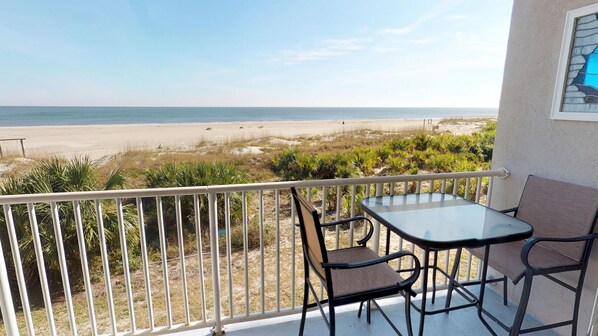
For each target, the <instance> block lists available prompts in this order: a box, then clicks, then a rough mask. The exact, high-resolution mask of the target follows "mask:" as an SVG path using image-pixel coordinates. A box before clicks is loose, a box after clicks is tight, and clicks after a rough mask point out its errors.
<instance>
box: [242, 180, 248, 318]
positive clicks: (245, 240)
mask: <svg viewBox="0 0 598 336" xmlns="http://www.w3.org/2000/svg"><path fill="white" fill-rule="evenodd" d="M241 198H242V200H241V202H242V211H243V260H244V265H245V316H249V246H248V245H249V232H248V231H249V230H248V227H247V224H248V223H247V193H246V192H245V191H243V193H242V194H241Z"/></svg>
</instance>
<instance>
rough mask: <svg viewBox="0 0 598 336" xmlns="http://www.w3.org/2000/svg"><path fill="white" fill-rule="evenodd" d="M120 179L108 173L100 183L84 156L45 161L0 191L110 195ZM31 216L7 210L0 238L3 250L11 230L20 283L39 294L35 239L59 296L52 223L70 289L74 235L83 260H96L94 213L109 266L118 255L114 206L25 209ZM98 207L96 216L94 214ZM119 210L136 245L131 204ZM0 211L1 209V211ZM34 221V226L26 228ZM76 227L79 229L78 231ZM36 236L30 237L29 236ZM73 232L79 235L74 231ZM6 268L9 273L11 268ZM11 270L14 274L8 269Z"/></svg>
mask: <svg viewBox="0 0 598 336" xmlns="http://www.w3.org/2000/svg"><path fill="white" fill-rule="evenodd" d="M125 181H126V178H125V176H124V174H123V172H122V171H120V170H115V171H112V172H111V173H110V174H108V176H107V177H106V178H103V179H101V178H100V177H99V175H98V173H97V164H96V163H94V162H93V161H92V160H91V159H90V158H89V157H80V158H73V159H72V160H65V159H60V158H50V159H47V160H43V161H41V162H39V164H38V165H37V166H36V167H35V168H33V169H32V170H30V171H28V172H26V173H25V174H22V175H18V176H12V177H9V178H8V179H7V180H6V181H5V182H4V184H3V185H2V186H1V187H0V193H1V194H2V195H20V194H33V193H57V192H75V191H92V190H115V189H122V188H123V187H124V186H125ZM30 207H31V208H32V211H31V213H32V214H33V215H32V217H31V218H30V217H29V213H28V209H27V206H25V205H16V206H12V207H11V211H12V223H7V222H6V217H7V216H6V215H7V214H4V213H2V215H0V237H1V239H2V244H3V246H10V245H9V241H8V240H9V236H8V235H9V232H8V231H7V227H8V225H10V226H11V228H13V229H14V231H15V234H16V237H17V239H18V246H19V249H20V257H21V266H22V268H23V273H24V275H25V277H26V281H27V283H28V284H30V286H32V288H34V289H35V288H38V289H39V282H40V276H39V272H38V266H37V260H38V258H39V256H38V255H37V254H36V252H35V244H36V241H35V240H34V238H35V239H39V244H40V246H39V248H40V249H41V251H42V253H43V258H44V259H43V261H44V266H45V269H46V272H47V275H48V276H47V279H48V282H49V286H50V288H51V289H53V290H54V289H55V290H58V291H60V289H61V284H62V280H61V277H60V262H59V260H60V259H59V255H58V250H57V248H56V246H57V244H58V241H57V240H56V235H55V223H54V221H56V224H58V225H57V226H59V228H60V230H61V233H62V235H61V237H62V244H63V246H64V255H65V261H66V265H67V268H69V270H71V271H69V277H70V281H71V283H72V284H74V285H75V286H77V285H78V284H80V279H81V276H82V274H81V272H80V271H79V272H77V271H75V270H80V263H81V258H80V253H79V242H78V238H79V234H83V240H82V241H83V242H84V245H85V246H84V247H83V248H84V249H85V250H86V252H87V254H88V256H90V257H93V256H96V255H99V253H100V244H101V243H102V242H101V241H100V238H99V228H98V220H97V219H98V214H100V216H101V219H102V221H103V224H104V233H105V238H106V241H105V244H106V246H107V247H108V249H109V250H110V251H112V252H113V253H111V255H110V257H111V261H113V262H116V260H118V257H119V256H120V243H119V239H120V234H119V230H118V227H119V224H118V214H117V207H116V204H115V202H114V201H99V202H98V203H95V202H94V201H78V202H57V203H36V204H31V205H30ZM98 207H99V208H101V212H99V211H98ZM122 210H123V218H122V219H123V221H122V222H123V226H124V232H125V235H126V241H127V243H128V244H138V242H139V232H138V226H137V218H136V213H135V211H134V207H133V205H131V204H126V205H124V206H123V208H122ZM2 211H4V210H2ZM31 220H34V222H36V223H37V227H33V226H32V225H30V221H31ZM78 226H79V227H78ZM34 230H35V231H37V232H35V231H34ZM78 230H82V231H81V232H78ZM4 253H5V258H6V260H7V264H9V265H11V264H12V261H11V260H12V256H11V253H10V251H8V250H6V251H5V252H4ZM11 269H12V268H11ZM13 271H14V269H13ZM11 273H12V274H10V278H11V281H16V275H15V273H14V272H11Z"/></svg>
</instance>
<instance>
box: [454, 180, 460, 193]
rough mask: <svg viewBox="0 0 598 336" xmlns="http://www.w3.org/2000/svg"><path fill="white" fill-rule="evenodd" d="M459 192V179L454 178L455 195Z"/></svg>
mask: <svg viewBox="0 0 598 336" xmlns="http://www.w3.org/2000/svg"><path fill="white" fill-rule="evenodd" d="M458 192H459V179H453V195H457V193H458Z"/></svg>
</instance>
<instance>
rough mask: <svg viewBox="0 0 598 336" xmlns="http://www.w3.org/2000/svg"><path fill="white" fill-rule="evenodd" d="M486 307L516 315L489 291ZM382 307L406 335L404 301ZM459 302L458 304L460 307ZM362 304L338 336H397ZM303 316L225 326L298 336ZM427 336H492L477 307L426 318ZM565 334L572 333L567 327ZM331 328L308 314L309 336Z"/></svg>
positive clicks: (352, 309)
mask: <svg viewBox="0 0 598 336" xmlns="http://www.w3.org/2000/svg"><path fill="white" fill-rule="evenodd" d="M486 293H487V296H486V299H485V303H484V307H487V309H488V310H490V311H492V312H493V313H494V314H495V315H496V316H497V317H498V318H500V319H501V320H502V321H504V322H507V321H508V322H510V321H512V319H513V316H514V315H515V311H516V308H517V307H516V306H515V305H514V304H512V303H509V305H508V306H504V305H503V304H502V298H501V297H500V296H499V295H497V294H496V293H494V292H493V291H487V292H486ZM439 294H440V295H439V296H437V300H436V304H435V305H434V306H433V307H437V308H440V307H443V306H444V295H445V292H444V291H441V292H439ZM418 299H419V297H418V298H416V300H415V302H417V303H418V304H419V300H418ZM378 302H379V304H380V305H381V306H382V308H383V309H384V312H385V313H386V314H387V315H388V316H389V317H390V318H391V319H392V320H393V321H395V322H394V323H395V325H396V326H397V328H398V329H399V330H400V331H401V333H403V334H405V335H406V334H407V330H406V327H405V323H404V321H405V317H404V316H405V315H404V308H403V302H404V301H403V298H402V297H400V298H397V297H394V298H388V299H384V300H379V301H378ZM457 303H458V301H455V304H457ZM358 307H359V305H358V304H354V305H347V306H342V307H338V308H337V310H336V311H337V325H336V326H337V333H336V334H337V335H343V336H344V335H394V332H393V330H392V329H391V327H390V326H389V325H388V323H386V321H385V320H384V317H382V315H381V314H380V313H379V312H377V311H372V324H371V325H369V324H368V323H367V321H366V319H365V314H363V315H362V317H361V318H360V319H358V318H357V309H358ZM411 316H412V319H413V331H414V333H417V330H418V329H417V326H418V325H419V314H418V313H417V312H416V311H415V310H412V311H411ZM300 319H301V314H293V315H287V316H281V317H274V318H267V319H262V320H257V321H251V322H241V323H234V324H228V325H226V326H225V330H226V335H229V336H230V335H232V336H253V335H266V336H275V335H276V336H286V335H289V336H290V335H293V336H294V335H297V334H298V332H299V322H300ZM491 325H492V327H493V328H495V331H496V332H497V334H498V335H507V333H506V332H505V331H504V330H502V329H500V327H498V326H497V325H495V324H494V323H491ZM538 325H540V323H539V322H538V321H537V320H535V319H534V318H532V317H530V316H528V317H526V320H525V322H524V327H530V326H538ZM424 330H425V333H424V334H425V335H443V336H444V335H463V336H469V335H471V336H480V335H490V333H489V332H488V330H487V329H486V328H485V327H484V325H483V324H482V323H481V321H480V320H479V319H478V316H477V310H476V309H475V308H467V309H462V310H457V311H453V312H451V313H450V314H448V315H447V314H437V315H432V316H430V315H428V316H426V322H425V329H424ZM565 332H569V329H568V328H567V329H566V331H565ZM208 334H209V331H208V330H207V329H202V330H201V331H199V332H198V330H195V331H186V332H181V333H177V334H176V335H177V336H191V335H194V336H197V335H208ZM327 334H328V329H327V328H326V324H325V323H324V321H323V319H322V317H321V315H320V312H319V311H318V310H314V311H311V312H308V314H307V319H306V322H305V333H304V335H305V336H315V335H318V336H319V335H327ZM534 335H538V336H553V335H558V334H557V333H555V332H553V331H544V332H538V333H534Z"/></svg>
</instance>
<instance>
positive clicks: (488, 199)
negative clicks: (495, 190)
mask: <svg viewBox="0 0 598 336" xmlns="http://www.w3.org/2000/svg"><path fill="white" fill-rule="evenodd" d="M493 186H494V176H490V177H489V180H488V191H487V192H486V206H487V207H490V206H491V205H492V203H491V201H492V187H493Z"/></svg>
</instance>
